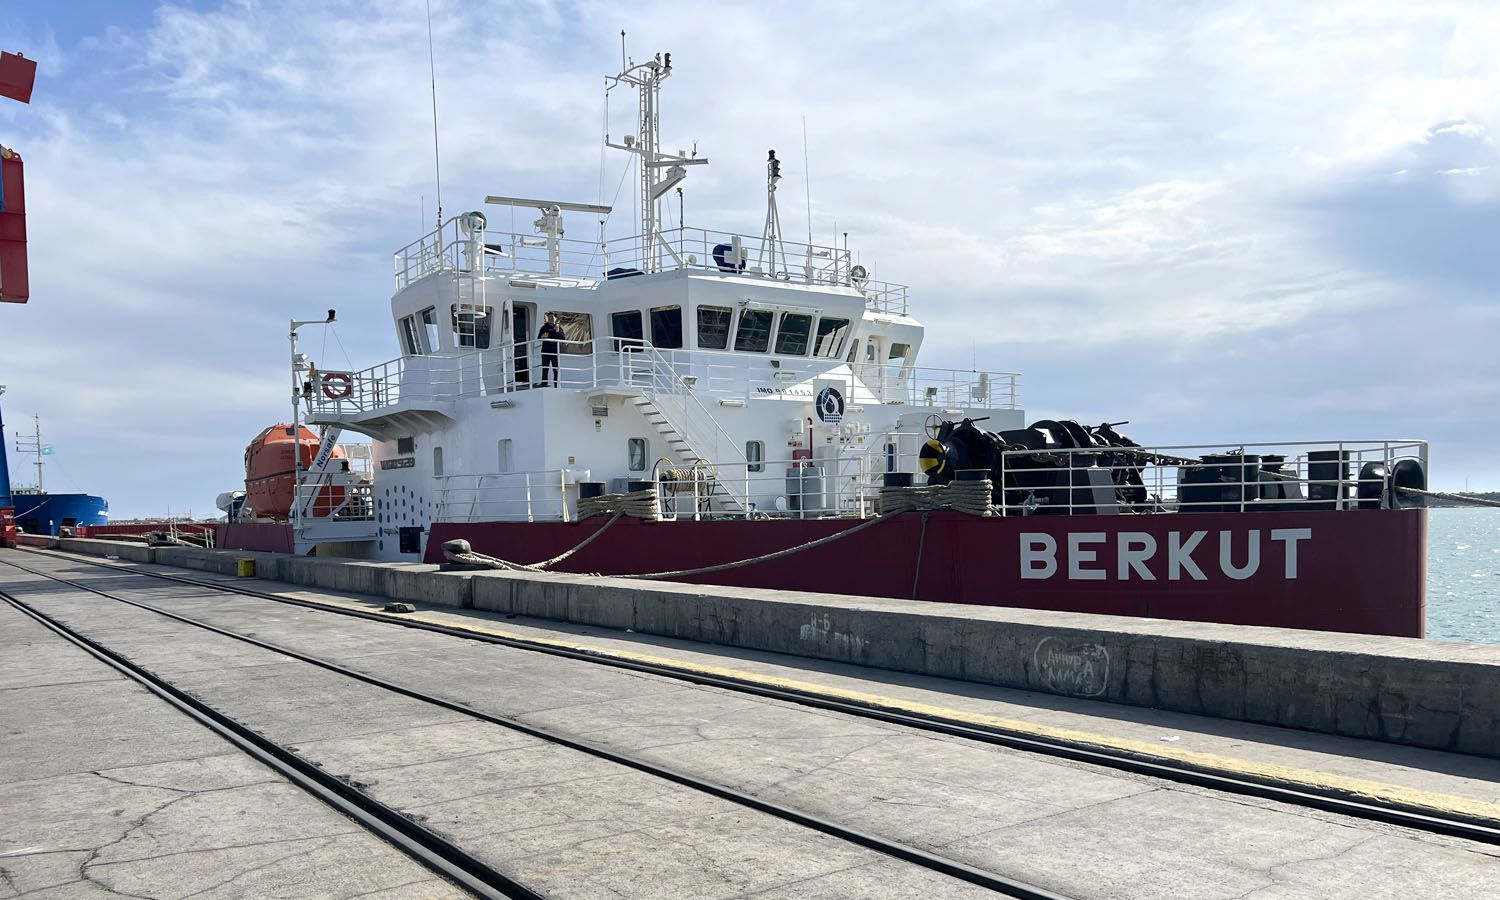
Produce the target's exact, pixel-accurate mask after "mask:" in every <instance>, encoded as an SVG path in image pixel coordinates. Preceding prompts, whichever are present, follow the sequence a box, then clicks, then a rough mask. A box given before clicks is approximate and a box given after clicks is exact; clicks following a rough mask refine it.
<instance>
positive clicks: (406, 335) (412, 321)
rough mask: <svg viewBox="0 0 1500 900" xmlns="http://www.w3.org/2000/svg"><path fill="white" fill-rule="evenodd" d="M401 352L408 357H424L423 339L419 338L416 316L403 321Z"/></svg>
mask: <svg viewBox="0 0 1500 900" xmlns="http://www.w3.org/2000/svg"><path fill="white" fill-rule="evenodd" d="M401 352H403V353H405V354H406V355H407V356H421V355H422V339H421V338H420V337H419V336H418V332H417V317H416V316H406V317H404V318H403V319H402V320H401Z"/></svg>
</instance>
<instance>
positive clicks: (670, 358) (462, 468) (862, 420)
mask: <svg viewBox="0 0 1500 900" xmlns="http://www.w3.org/2000/svg"><path fill="white" fill-rule="evenodd" d="M672 74H673V68H672V59H671V55H670V54H665V55H662V54H658V55H656V56H653V57H652V58H649V59H646V60H644V61H642V62H634V61H627V62H626V64H625V66H624V67H623V69H622V71H620V72H619V73H618V74H616V75H614V76H612V77H610V78H608V79H606V85H607V91H606V103H609V102H610V101H611V99H614V100H615V102H620V100H619V99H618V98H626V99H625V102H627V103H628V104H630V105H632V106H633V107H634V109H635V119H636V122H635V130H634V132H633V133H631V134H626V135H621V136H619V137H618V139H612V138H611V137H610V136H609V135H606V136H605V138H604V143H605V144H606V146H607V147H608V148H609V149H612V150H614V151H617V152H620V153H624V154H627V155H628V156H629V157H630V158H631V159H632V162H633V165H634V172H635V178H636V184H635V186H634V187H635V193H636V194H637V196H638V199H639V202H638V204H636V205H635V206H634V208H633V210H632V211H631V213H632V216H633V217H634V219H635V222H634V223H633V225H632V227H631V228H630V229H629V230H630V231H632V232H633V233H632V234H629V235H627V236H621V237H607V236H606V227H605V224H604V221H605V220H606V219H610V220H613V219H612V216H613V214H614V212H615V210H614V209H613V208H612V207H611V206H609V205H605V204H602V203H599V204H589V203H579V202H570V201H567V200H554V199H544V198H537V197H530V198H528V197H524V196H498V195H490V196H487V197H485V198H484V200H485V204H486V205H487V206H490V207H498V208H500V209H506V210H511V211H514V210H528V211H529V210H534V211H535V215H536V218H535V220H534V222H533V223H532V230H530V231H526V232H514V231H511V230H509V229H504V228H496V227H495V226H494V225H493V224H492V223H491V222H490V219H489V217H488V216H486V215H485V213H484V212H483V211H482V210H471V211H467V212H463V213H461V214H458V215H455V216H452V217H450V218H448V219H446V220H442V219H441V215H440V216H439V221H438V222H437V223H436V227H435V228H434V230H432V231H431V232H430V233H428V234H425V235H422V236H421V237H419V238H418V239H417V240H415V241H413V242H411V243H410V244H408V245H406V246H404V247H402V248H400V249H399V250H397V251H396V252H395V253H394V255H393V260H394V269H393V279H394V284H393V287H394V291H393V295H392V297H391V301H390V314H391V319H390V322H391V327H392V329H393V338H394V340H395V343H396V347H397V348H398V350H399V355H397V356H396V357H395V358H393V359H391V360H389V361H387V362H382V363H379V364H377V365H374V366H371V367H369V368H365V369H362V370H358V371H343V370H334V369H319V368H318V366H317V362H318V361H315V360H311V359H309V358H308V357H307V355H306V354H304V353H301V352H299V351H298V345H297V338H298V334H299V331H301V330H303V329H309V328H316V327H319V326H320V325H321V324H324V323H331V322H332V321H333V320H334V317H335V313H334V311H333V310H329V311H328V313H327V317H326V319H318V318H314V319H309V320H298V321H293V322H292V323H291V329H290V339H291V353H292V356H291V358H292V371H291V378H290V384H291V394H292V408H293V420H294V421H293V423H292V425H291V426H290V429H291V431H289V432H288V433H298V432H296V429H298V428H301V427H302V423H306V425H307V426H308V427H309V428H316V429H319V431H318V435H319V442H318V449H317V452H315V453H311V458H310V459H309V458H308V456H307V455H306V454H303V453H298V454H293V455H292V461H293V472H292V474H291V479H292V483H291V488H290V490H291V495H292V497H291V503H290V506H289V508H287V509H286V510H285V515H284V516H276V515H273V516H269V517H266V516H256V515H255V511H254V509H253V504H252V505H251V507H250V508H249V509H248V510H239V509H238V508H235V507H232V506H231V507H227V509H228V510H229V511H230V512H231V515H230V517H229V519H230V520H229V521H227V522H226V523H225V524H224V525H223V526H221V529H220V533H219V535H218V538H217V541H218V545H219V546H221V547H230V548H241V549H256V550H271V551H280V552H287V553H298V554H305V553H322V554H329V553H336V554H338V555H346V556H356V557H363V558H369V559H379V560H393V561H407V562H420V561H425V562H427V563H438V564H453V563H463V562H465V561H473V560H475V559H482V560H489V561H490V562H491V563H493V564H497V565H502V566H525V567H530V568H531V569H532V570H543V569H545V570H550V571H558V572H577V573H597V574H602V575H620V576H636V577H640V576H649V577H656V578H667V579H673V580H678V581H685V582H695V583H705V584H722V585H736V586H742V587H749V588H759V589H774V590H786V591H803V592H815V593H823V594H837V595H862V596H873V597H886V598H893V599H897V600H901V601H907V602H914V603H922V602H944V603H958V604H972V605H989V606H1004V607H1020V608H1031V609H1045V610H1061V611H1075V612H1084V613H1098V614H1109V615H1119V616H1143V617H1160V618H1168V619H1180V620H1191V621H1203V622H1220V623H1230V624H1242V625H1261V626H1279V627H1287V628H1303V629H1320V630H1328V631H1342V632H1356V633H1370V634H1387V635H1400V636H1411V637H1420V636H1422V634H1423V630H1424V620H1425V601H1426V595H1425V576H1426V572H1425V565H1426V543H1427V539H1426V528H1427V518H1426V515H1427V514H1426V510H1425V508H1424V507H1423V501H1422V495H1421V493H1420V491H1421V490H1422V489H1424V488H1425V487H1426V484H1427V472H1428V449H1427V444H1426V443H1425V442H1424V441H1421V440H1415V439H1379V440H1342V439H1337V440H1327V441H1246V440H1244V439H1242V438H1234V439H1231V440H1227V441H1226V440H1219V441H1203V442H1198V443H1196V444H1193V445H1191V446H1162V445H1152V444H1150V443H1140V442H1137V441H1136V440H1133V439H1132V438H1131V437H1128V436H1127V435H1126V434H1125V433H1124V432H1123V431H1122V430H1121V428H1122V427H1123V426H1124V424H1125V423H1122V422H1114V423H1110V422H1105V423H1100V424H1098V425H1083V424H1080V423H1078V422H1076V421H1070V420H1029V419H1028V416H1027V415H1026V413H1025V410H1024V407H1023V406H1022V403H1021V384H1022V381H1021V376H1020V375H1019V374H1018V373H1013V372H979V371H971V370H960V369H941V368H930V367H927V366H925V365H919V364H918V356H919V354H920V352H921V350H922V347H923V344H924V341H925V339H926V329H925V328H924V326H923V324H922V323H921V321H920V320H919V319H918V318H917V317H916V316H915V315H914V312H913V310H912V308H911V305H910V303H909V289H908V287H907V286H904V285H901V284H897V283H892V282H886V281H881V280H877V279H876V278H875V277H873V272H872V271H871V269H873V264H872V265H871V267H869V268H867V267H866V266H865V265H862V264H860V263H859V262H857V261H856V257H855V256H854V255H853V254H852V253H851V251H850V249H849V247H848V246H847V243H848V242H847V240H845V241H844V242H843V246H839V245H838V244H837V242H836V243H835V244H834V245H832V246H826V245H818V244H814V243H813V242H812V240H811V238H810V236H809V240H808V241H807V242H806V243H802V242H799V241H796V240H792V239H788V238H787V237H786V236H785V235H784V234H783V232H782V228H781V219H780V212H779V209H778V204H777V188H778V185H779V183H780V181H781V174H780V165H781V163H780V160H779V159H778V157H777V155H776V153H775V151H774V150H773V151H770V152H769V154H768V155H767V157H766V169H765V198H764V199H765V226H764V228H763V230H762V231H761V233H760V234H758V235H753V234H735V233H730V232H722V231H716V230H712V229H705V228H696V227H693V228H690V227H687V226H686V225H685V224H683V223H682V221H681V216H680V214H679V216H678V221H677V224H676V227H667V223H666V222H665V221H664V218H663V211H664V206H665V204H666V203H667V202H669V199H670V195H671V192H672V191H673V189H674V188H678V189H679V190H680V187H679V186H680V185H681V183H682V182H683V181H684V180H685V179H686V178H687V177H688V175H689V173H691V172H695V171H701V170H702V167H704V166H706V165H707V164H708V158H707V157H706V156H704V155H700V154H699V151H698V149H697V146H696V145H694V148H693V150H692V151H691V152H687V151H681V150H678V151H675V152H669V151H668V150H666V149H664V147H665V146H666V145H664V144H663V142H662V139H661V135H660V127H659V126H660V120H661V101H662V87H663V84H664V83H665V82H666V81H667V80H668V79H669V78H670V77H671V76H672ZM607 118H608V117H607V115H606V119H607ZM678 207H679V209H680V208H681V204H680V203H679V204H678ZM565 217H568V218H569V222H568V225H569V227H571V228H572V229H573V232H572V233H573V234H575V235H576V234H577V233H578V232H579V231H584V232H586V233H587V232H589V231H592V230H593V227H594V226H595V223H597V228H598V234H597V236H592V235H590V236H589V237H587V238H584V239H579V238H578V237H576V236H575V237H570V236H568V234H569V232H568V231H566V230H565V221H564V220H565ZM507 218H509V216H507ZM580 223H581V224H580ZM1122 402H1123V401H1122ZM1130 402H1136V401H1133V400H1132V401H1130ZM279 427H287V426H279ZM346 434H352V435H360V436H363V437H365V438H367V439H368V440H369V442H370V443H369V448H370V457H371V460H370V465H369V467H368V471H363V472H361V471H355V470H353V469H351V467H350V466H348V465H347V461H345V462H344V463H340V462H339V461H338V457H337V456H336V455H335V453H334V449H335V448H336V447H337V446H338V445H339V441H340V439H341V437H342V436H343V435H346ZM282 477H284V475H283V476H282ZM252 480H253V479H252ZM283 519H284V520H283Z"/></svg>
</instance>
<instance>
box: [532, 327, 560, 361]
mask: <svg viewBox="0 0 1500 900" xmlns="http://www.w3.org/2000/svg"><path fill="white" fill-rule="evenodd" d="M536 336H537V337H538V338H540V339H541V341H542V353H543V354H545V355H547V356H556V355H557V344H558V341H561V340H562V339H563V338H564V337H566V335H564V334H563V330H562V328H560V327H558V326H556V325H550V324H543V325H542V328H541V330H540V331H538V332H537V333H536Z"/></svg>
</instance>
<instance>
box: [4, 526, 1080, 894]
mask: <svg viewBox="0 0 1500 900" xmlns="http://www.w3.org/2000/svg"><path fill="white" fill-rule="evenodd" d="M49 555H51V554H49ZM65 558H67V559H69V560H70V561H74V562H77V561H78V560H74V559H73V558H72V557H65ZM3 562H5V564H6V565H8V566H10V567H12V568H15V569H19V570H21V571H23V572H26V573H29V574H31V575H33V576H36V577H40V578H45V579H47V580H49V581H51V582H54V583H58V584H62V585H66V586H68V587H70V588H72V589H74V590H77V591H81V592H85V593H88V594H92V595H96V596H99V597H104V598H107V599H109V600H112V601H115V602H118V603H121V604H124V605H126V606H129V607H133V608H135V609H139V610H143V611H146V612H150V613H153V614H155V615H158V616H162V617H165V618H167V619H170V620H172V621H175V622H178V623H181V624H184V625H188V626H191V627H194V628H198V629H202V630H204V631H207V632H210V633H213V634H216V635H219V636H222V637H224V638H228V639H231V640H234V641H238V642H241V643H244V644H247V645H250V646H253V647H257V648H259V649H262V650H265V651H267V652H268V653H274V654H278V655H280V656H283V657H287V658H290V659H293V660H296V661H298V662H301V663H305V664H307V665H310V666H315V667H317V668H320V669H323V670H325V671H329V672H333V673H335V674H337V675H340V676H343V677H345V678H348V679H350V680H353V681H357V682H359V683H362V684H365V685H369V686H372V687H375V688H379V689H381V690H383V691H386V692H389V693H392V694H396V695H400V696H402V697H406V698H409V699H413V700H417V701H420V702H422V703H425V704H428V705H431V706H433V707H436V708H440V709H444V710H448V711H450V712H456V713H460V714H462V715H464V716H467V717H469V718H471V719H473V720H476V721H481V722H485V723H488V724H492V725H496V726H499V727H502V728H506V729H509V730H512V731H515V732H518V733H520V734H524V735H526V736H528V737H531V738H535V739H537V740H540V741H544V742H546V743H549V744H553V745H556V746H559V747H564V748H567V749H568V750H572V751H576V752H578V753H582V754H586V755H588V756H592V757H595V758H597V759H601V760H604V761H606V762H609V763H612V764H614V765H618V766H622V767H625V768H629V769H633V770H635V771H638V772H643V773H646V774H648V775H650V776H653V777H655V778H659V779H662V780H664V781H668V782H671V783H674V784H677V785H681V786H684V787H687V788H690V789H693V790H696V791H699V792H702V793H704V794H707V795H710V796H713V797H716V798H719V799H721V800H726V801H729V802H731V803H734V804H736V805H738V806H741V807H744V808H746V809H751V810H755V811H757V812H760V813H765V814H767V815H770V816H774V817H776V818H778V819H781V820H783V821H786V822H790V823H792V824H794V825H797V826H800V827H803V828H806V829H810V830H812V831H816V832H819V833H822V834H825V835H828V836H830V837H833V838H836V839H839V840H842V841H846V842H848V843H850V844H854V845H857V846H860V847H864V848H866V849H869V850H873V851H875V852H877V853H881V854H884V855H886V856H888V857H891V858H894V859H898V860H901V861H903V862H905V863H908V864H911V865H914V866H917V867H920V868H922V869H926V870H929V871H931V872H935V873H938V874H941V875H944V876H948V877H950V878H954V879H957V880H959V881H963V882H967V883H969V884H972V885H976V886H978V887H981V888H985V889H987V890H990V891H993V892H995V893H997V894H1001V895H1004V896H1009V897H1016V898H1022V900H1069V898H1067V897H1066V896H1065V895H1062V894H1058V893H1055V892H1052V891H1049V890H1047V889H1045V888H1042V887H1038V886H1036V885H1032V884H1029V883H1026V882H1024V881H1020V880H1017V879H1013V878H1008V877H1006V876H1004V875H1001V874H998V873H994V872H989V871H985V870H983V869H980V868H977V867H974V866H971V865H968V864H966V863H963V862H959V861H957V860H954V859H949V858H947V857H944V856H941V855H938V854H935V853H931V852H928V851H926V850H922V849H920V848H917V847H912V846H910V845H907V844H904V843H900V842H898V841H893V840H890V839H887V838H883V837H881V836H879V835H875V834H871V833H868V832H865V831H860V830H857V829H853V828H849V827H846V826H844V825H841V824H839V823H837V822H834V821H830V820H828V819H825V818H822V817H819V816H816V815H812V814H809V813H806V812H802V811H800V810H797V809H793V808H791V807H788V806H784V805H781V804H778V803H774V802H770V801H767V800H764V799H761V798H758V797H755V796H753V795H750V794H747V793H744V792H742V791H739V790H736V789H734V788H732V787H728V786H725V785H722V784H718V783H714V782H711V781H707V780H705V779H702V778H699V777H696V776H694V775H691V774H688V773H685V772H682V771H680V770H677V769H673V768H669V767H666V766H662V765H660V764H657V763H654V762H651V761H649V760H646V759H643V758H640V757H637V756H633V755H630V754H626V753H621V752H618V751H615V750H611V749H609V748H607V747H605V746H603V745H600V744H597V743H594V742H591V741H587V740H583V739H580V738H577V737H572V736H569V735H566V734H563V733H560V732H557V731H554V730H552V729H549V728H543V727H540V726H536V725H532V724H528V723H525V722H521V721H518V720H516V719H512V718H509V717H505V716H498V715H494V714H491V713H487V712H485V711H483V710H479V709H476V708H474V707H471V706H468V705H466V704H463V703H457V702H454V701H451V700H448V699H445V698H442V697H438V696H435V695H433V694H430V693H427V692H424V691H420V690H417V689H414V688H411V687H407V686H404V685H401V684H398V683H396V682H393V681H390V680H388V679H384V678H380V677H378V676H374V675H370V674H367V673H364V672H359V671H356V670H354V669H350V668H348V667H347V666H343V665H340V664H339V663H336V662H332V661H329V660H326V659H322V658H319V657H317V656H314V655H311V654H307V653H303V652H301V651H298V650H294V649H292V648H289V647H284V646H281V645H278V644H274V643H271V642H269V641H264V640H260V639H258V638H255V637H251V636H248V635H243V634H239V633H236V632H233V631H230V630H227V629H224V628H220V627H218V626H216V625H212V624H210V623H207V622H202V621H199V620H197V619H194V618H191V617H189V616H184V615H181V614H178V613H175V612H172V611H170V610H165V609H161V608H159V607H156V606H152V605H150V604H147V603H142V602H140V601H137V600H132V599H130V598H128V597H123V596H120V595H119V594H116V593H114V592H111V591H105V590H101V589H99V588H95V587H92V586H89V585H86V584H82V583H79V582H77V581H74V580H72V579H68V578H64V577H61V576H59V575H55V574H53V573H50V572H45V571H40V570H37V569H33V568H30V567H28V566H24V565H20V564H18V563H15V562H11V561H9V560H3ZM105 568H111V569H115V570H117V571H122V572H131V571H132V570H130V569H128V568H125V567H117V566H105ZM133 574H137V575H141V576H151V577H155V574H156V573H146V572H134V573H133ZM162 577H165V578H167V579H168V580H174V581H181V582H185V583H188V584H193V585H196V586H198V587H203V588H212V587H215V586H214V585H211V584H209V583H205V582H199V581H196V580H194V579H178V578H175V577H173V576H162ZM250 595H251V596H260V595H257V594H254V593H252V594H250ZM0 600H4V601H5V602H6V603H8V604H10V605H11V606H13V607H15V608H16V609H18V610H20V611H21V612H22V613H24V614H26V615H27V616H30V617H31V618H32V619H34V620H36V621H37V622H39V623H40V624H42V625H44V626H45V627H47V628H48V629H50V630H52V631H53V632H54V633H56V634H58V635H60V636H61V637H63V638H64V639H66V640H68V641H69V642H71V643H73V644H74V645H76V646H78V647H80V648H82V649H84V650H85V651H87V652H88V653H90V654H92V655H93V656H95V657H96V658H98V659H99V660H101V661H103V662H104V663H106V664H107V665H109V666H111V667H112V668H114V669H115V670H117V671H119V672H120V673H122V674H123V675H125V676H126V677H128V678H130V679H132V680H133V681H136V682H137V683H139V684H141V685H142V686H144V687H145V688H146V689H147V690H150V691H151V692H152V693H154V694H156V695H157V696H159V697H161V698H162V699H163V700H165V701H166V702H168V703H170V704H171V705H172V706H174V707H176V708H177V709H179V710H181V711H182V712H183V713H185V714H187V715H188V716H190V717H191V718H193V719H194V720H196V721H198V722H199V723H201V724H203V725H204V726H205V727H208V728H210V729H211V730H213V731H214V732H216V733H217V734H219V735H221V736H222V737H224V738H225V739H227V740H229V741H230V742H231V743H232V744H233V745H234V746H236V747H237V748H239V749H240V750H242V751H243V752H245V753H247V754H249V755H250V756H252V757H254V758H255V759H257V760H259V761H260V762H262V763H264V764H265V765H267V766H269V767H271V768H272V769H273V770H275V771H276V772H278V773H280V774H281V775H282V776H283V777H285V778H287V779H288V780H289V781H291V782H292V783H293V784H296V785H297V786H299V787H301V788H303V789H304V790H306V791H308V792H309V793H311V794H313V795H314V796H315V797H317V798H318V799H320V800H322V801H323V802H325V803H327V804H329V805H330V806H332V807H334V808H335V809H337V810H339V811H340V812H343V813H344V814H346V815H348V816H350V817H351V818H353V819H354V820H355V821H357V822H358V823H360V825H362V826H363V827H365V828H366V829H368V830H369V831H370V832H372V833H374V834H375V835H377V836H379V837H381V838H383V839H384V840H386V841H387V842H389V843H390V844H392V845H393V846H395V847H396V848H398V849H400V850H401V851H402V852H404V853H406V854H408V855H409V856H411V857H412V858H413V859H415V860H417V861H418V862H420V863H421V864H423V865H424V866H427V867H428V868H429V869H431V870H432V871H434V872H436V873H438V874H440V875H442V876H443V877H446V878H448V879H450V880H451V881H453V882H454V883H456V884H458V885H460V886H461V887H463V888H464V889H466V890H468V891H470V892H471V893H473V894H475V895H476V896H479V897H511V898H539V897H542V896H543V895H542V894H540V893H537V892H536V891H534V890H533V889H531V888H529V887H527V886H526V885H524V884H521V883H519V882H517V881H516V880H514V879H513V878H511V877H510V876H507V875H506V874H504V873H503V872H500V871H499V870H497V869H495V868H493V867H492V866H490V865H488V864H487V863H485V862H484V861H483V860H482V859H480V858H478V857H476V856H474V855H473V854H471V853H469V852H468V851H466V850H465V849H464V848H463V847H462V846H459V845H458V844H456V843H454V842H452V841H449V840H447V839H445V838H444V837H443V836H441V835H439V834H437V833H436V832H434V831H432V830H430V829H427V828H425V827H423V826H422V825H420V824H419V823H417V822H415V821H413V820H412V819H411V818H409V817H408V816H406V815H405V814H403V813H402V812H401V811H400V810H399V809H396V808H393V807H391V806H387V805H385V804H383V803H381V802H379V801H377V800H375V799H373V798H372V797H370V796H369V795H368V794H366V793H365V792H363V791H361V790H359V789H358V788H357V787H354V786H352V785H350V784H348V783H346V782H345V781H343V780H341V779H339V778H337V777H335V776H333V775H330V774H328V773H327V772H324V771H323V770H322V769H321V768H320V767H319V766H318V765H317V764H316V763H314V762H312V761H310V760H308V759H306V758H303V757H302V756H300V755H299V754H298V753H296V752H295V751H294V750H293V749H291V748H290V747H288V746H285V745H282V744H278V743H276V742H275V741H273V740H271V739H269V738H267V737H265V736H264V735H261V734H258V733H257V732H255V731H253V730H252V729H250V728H249V727H247V726H246V725H244V724H243V723H241V722H238V721H236V720H235V719H233V718H231V717H230V716H228V715H227V714H225V713H224V712H222V711H220V710H218V709H215V708H214V707H212V706H210V705H209V704H208V703H206V702H204V701H203V700H202V699H199V698H198V697H195V696H193V695H191V694H189V693H188V692H186V691H184V690H182V689H181V688H179V687H177V686H175V685H173V684H172V683H171V682H170V681H168V680H167V679H165V678H163V677H161V676H160V675H157V674H155V673H153V672H151V671H149V670H148V669H146V668H144V667H143V666H141V665H138V664H137V663H135V662H132V661H131V660H129V659H127V658H126V657H125V656H123V655H122V654H120V653H118V652H116V651H115V650H113V649H111V648H109V647H108V646H105V645H104V644H102V643H100V642H98V641H96V640H94V639H92V638H90V637H88V636H86V635H84V634H83V633H81V632H80V631H78V630H77V629H75V628H72V627H70V626H69V625H68V624H66V623H64V622H62V621H60V620H59V619H58V618H56V617H54V616H52V615H49V614H47V613H46V612H43V611H42V610H40V609H38V608H36V607H35V606H33V605H32V604H29V603H27V602H26V601H24V600H22V599H20V598H19V597H17V596H15V595H13V594H11V593H9V592H6V591H0Z"/></svg>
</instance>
